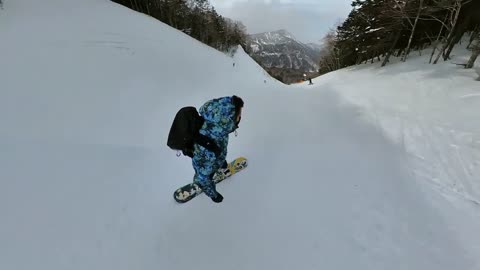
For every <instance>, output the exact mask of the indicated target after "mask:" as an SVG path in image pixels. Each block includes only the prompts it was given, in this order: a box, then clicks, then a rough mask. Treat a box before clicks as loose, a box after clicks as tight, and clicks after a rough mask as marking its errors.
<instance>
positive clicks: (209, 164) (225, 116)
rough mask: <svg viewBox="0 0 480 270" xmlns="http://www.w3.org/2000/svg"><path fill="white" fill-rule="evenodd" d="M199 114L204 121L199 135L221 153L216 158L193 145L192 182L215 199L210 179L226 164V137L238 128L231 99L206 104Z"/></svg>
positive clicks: (207, 151) (215, 192)
mask: <svg viewBox="0 0 480 270" xmlns="http://www.w3.org/2000/svg"><path fill="white" fill-rule="evenodd" d="M199 113H200V115H201V116H202V117H203V118H204V119H205V122H204V123H203V126H202V128H201V129H200V134H202V135H205V136H207V137H209V138H211V139H213V140H214V141H215V143H216V144H217V146H218V147H219V148H220V149H221V153H220V154H219V155H218V156H216V155H215V154H214V153H213V152H211V151H209V150H207V149H206V148H204V147H203V146H201V145H198V144H195V145H194V151H193V158H192V165H193V168H194V169H195V176H194V178H193V181H194V182H195V183H196V184H198V185H200V187H201V188H202V190H203V191H204V192H205V194H206V195H207V196H209V197H210V198H215V197H216V196H217V190H216V189H215V184H214V183H213V180H212V178H213V175H214V174H215V172H216V171H217V170H219V169H220V168H221V167H222V166H223V165H224V164H225V163H226V160H225V159H226V157H227V146H228V136H229V134H230V133H232V132H234V131H235V130H236V129H237V128H238V126H237V124H236V123H235V106H234V104H233V103H232V97H222V98H217V99H212V100H210V101H208V102H206V103H205V104H204V105H203V106H202V107H200V110H199Z"/></svg>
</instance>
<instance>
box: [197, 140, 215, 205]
mask: <svg viewBox="0 0 480 270" xmlns="http://www.w3.org/2000/svg"><path fill="white" fill-rule="evenodd" d="M192 164H193V168H194V169H195V176H194V177H193V181H194V182H195V183H196V184H197V185H199V186H200V188H201V189H202V190H203V192H205V194H206V195H207V196H208V197H210V198H212V199H215V198H217V197H218V196H219V193H218V192H217V190H216V188H215V184H214V183H213V180H212V178H213V175H214V174H215V172H216V171H217V170H218V169H219V165H218V161H217V158H216V156H215V154H214V153H213V152H210V151H208V150H206V149H205V148H203V147H202V146H198V145H195V151H194V154H193V158H192Z"/></svg>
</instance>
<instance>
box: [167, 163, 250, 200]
mask: <svg viewBox="0 0 480 270" xmlns="http://www.w3.org/2000/svg"><path fill="white" fill-rule="evenodd" d="M247 166H248V161H247V159H246V158H244V157H238V158H236V159H234V160H233V161H231V162H230V163H228V166H227V169H225V170H220V171H218V172H216V173H215V174H214V176H213V182H214V183H215V185H216V184H218V183H220V182H222V181H223V180H225V179H227V178H229V177H230V176H232V175H234V174H236V173H238V172H240V171H242V170H243V169H245V168H246V167H247ZM202 192H203V191H202V189H201V188H200V186H198V185H197V184H195V183H189V184H186V185H185V186H183V187H181V188H179V189H177V190H175V192H174V193H173V198H174V199H175V201H177V202H178V203H186V202H188V201H190V200H191V199H193V198H195V197H197V196H198V195H200V194H201V193H202Z"/></svg>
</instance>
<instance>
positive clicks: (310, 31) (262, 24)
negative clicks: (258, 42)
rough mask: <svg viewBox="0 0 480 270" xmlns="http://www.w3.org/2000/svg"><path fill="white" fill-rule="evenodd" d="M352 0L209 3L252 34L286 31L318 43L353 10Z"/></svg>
mask: <svg viewBox="0 0 480 270" xmlns="http://www.w3.org/2000/svg"><path fill="white" fill-rule="evenodd" d="M351 2H352V1H351V0H210V3H211V4H212V5H213V6H214V7H215V9H216V10H217V12H218V13H219V14H221V15H222V16H225V17H228V18H231V19H234V20H240V21H242V22H243V24H244V25H245V26H246V27H247V32H248V33H249V34H256V33H261V32H267V31H275V30H279V29H285V30H287V31H289V32H290V33H291V34H292V35H294V36H295V37H296V38H297V39H298V40H299V41H301V42H305V43H308V42H315V43H319V42H320V40H321V39H322V37H323V36H324V35H325V33H326V32H328V30H329V29H330V28H334V26H335V24H336V23H339V22H341V21H343V20H344V19H345V18H346V17H347V15H348V13H349V12H350V10H351V6H350V3H351Z"/></svg>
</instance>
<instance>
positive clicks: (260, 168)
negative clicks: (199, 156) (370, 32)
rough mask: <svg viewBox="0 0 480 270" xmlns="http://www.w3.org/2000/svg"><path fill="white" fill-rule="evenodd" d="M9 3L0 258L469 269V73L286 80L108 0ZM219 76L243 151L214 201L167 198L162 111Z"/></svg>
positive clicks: (355, 71) (472, 194) (52, 263)
mask: <svg viewBox="0 0 480 270" xmlns="http://www.w3.org/2000/svg"><path fill="white" fill-rule="evenodd" d="M4 8H5V9H4V10H1V11H0V40H1V42H0V59H2V60H1V61H2V62H1V65H0V86H1V88H0V218H1V221H0V269H15V270H18V269H21V270H24V269H49V270H57V269H59V270H60V269H62V270H63V269H73V270H76V269H82V270H83V269H117V270H121V269H294V268H298V269H422V270H423V269H445V270H446V269H449V270H450V269H472V270H473V269H479V268H480V260H479V258H480V256H479V255H480V244H479V243H480V241H479V240H480V239H479V238H480V237H479V235H478V228H479V226H480V218H479V215H478V205H475V204H474V203H470V201H468V200H465V198H467V196H468V198H470V199H474V200H477V201H478V199H477V198H478V197H476V196H477V195H478V182H475V181H478V177H477V178H475V177H476V176H478V167H477V166H478V162H477V161H478V156H476V154H478V152H475V151H476V149H478V147H477V146H478V145H477V144H475V143H476V140H477V139H478V126H477V123H478V122H476V121H475V118H474V115H473V112H474V111H475V108H478V103H477V102H478V97H477V96H475V95H473V94H475V89H478V88H475V87H477V86H478V82H472V80H473V79H472V77H474V74H473V73H470V72H464V71H460V70H452V68H450V67H449V66H448V65H439V67H438V68H437V69H431V68H430V66H429V67H428V69H427V68H426V66H423V65H421V62H420V61H421V60H418V61H417V62H413V61H412V62H411V63H412V64H408V65H401V66H400V65H397V66H391V67H389V68H386V69H383V70H380V69H377V68H376V67H375V66H366V67H365V68H360V69H359V68H352V69H348V70H344V71H339V72H336V73H332V74H329V75H327V76H325V77H323V78H322V79H319V80H316V81H315V85H314V86H313V87H312V86H309V87H307V86H306V85H299V86H295V87H292V86H290V87H287V86H284V85H282V84H280V83H279V82H277V81H275V80H274V79H272V78H270V77H268V76H267V75H266V73H265V72H264V71H263V70H262V69H261V68H260V67H259V66H258V65H257V64H256V63H255V62H254V61H253V60H252V59H251V58H249V57H248V56H247V55H246V54H245V53H244V52H243V51H242V50H241V49H239V51H238V53H237V54H236V55H235V56H234V58H230V57H228V56H226V55H224V54H222V53H219V52H218V51H216V50H214V49H212V48H209V47H207V46H205V45H203V44H201V43H200V42H198V41H195V40H193V39H191V38H190V37H188V36H187V35H184V34H182V33H181V32H179V31H177V30H175V29H172V28H170V27H168V26H166V25H164V24H162V23H160V22H158V21H156V20H154V19H152V18H150V17H148V16H145V15H142V14H139V13H135V12H133V11H130V10H128V9H127V8H124V7H122V6H120V5H116V4H114V3H111V2H109V1H106V0H105V1H103V0H83V1H76V0H75V1H74V0H45V1H34V0H14V1H7V2H6V3H4ZM232 62H235V63H236V65H235V67H232ZM414 63H416V64H414ZM457 83H459V84H461V88H455V87H453V86H454V85H456V84H457ZM475 83H476V84H475ZM387 86H388V87H387ZM413 87H416V88H417V89H418V90H419V91H415V89H413ZM410 88H412V89H410ZM449 90H450V91H449ZM232 94H238V95H240V96H241V97H242V98H243V99H244V100H245V109H244V115H243V117H242V123H241V124H240V129H239V135H238V137H235V136H232V137H231V140H230V146H229V154H228V158H229V159H231V158H234V157H237V156H240V155H242V156H246V157H247V158H248V159H249V162H250V165H249V167H248V169H246V170H245V171H244V172H242V173H241V174H238V175H236V176H234V177H232V178H231V179H229V180H228V181H225V182H224V183H222V184H220V185H219V186H218V190H219V191H220V192H221V193H222V194H223V195H224V197H225V200H224V202H223V203H222V204H214V203H213V202H211V200H210V199H208V198H207V197H206V196H203V195H202V196H200V197H198V198H196V199H194V200H193V201H191V202H189V203H187V204H184V205H179V204H177V203H175V202H174V200H173V197H172V194H173V191H174V190H175V189H176V188H178V187H179V186H181V185H184V184H186V183H188V182H189V181H191V180H192V176H193V170H192V168H191V164H190V160H189V159H188V158H185V157H181V158H177V157H176V156H175V153H174V152H173V151H171V150H170V149H169V148H168V147H167V146H166V138H167V136H168V131H169V128H170V125H171V121H172V120H173V117H174V115H175V113H176V112H177V111H178V109H179V108H181V107H182V106H188V105H194V106H197V107H198V106H201V104H203V102H205V101H207V100H209V99H211V98H214V97H218V96H225V95H232ZM437 94H438V95H437ZM428 101H430V103H429V102H428ZM407 105H408V106H407ZM450 114H451V115H450ZM372 116H375V118H373V119H375V121H371V119H372ZM446 117H449V118H446ZM395 119H396V120H395ZM396 130H397V131H398V133H394V131H396ZM450 130H454V131H455V132H450ZM398 134H401V135H402V136H401V138H403V139H402V140H400V142H401V143H399V140H394V139H392V138H396V137H395V136H394V135H398ZM447 135H448V136H447ZM445 143H446V144H445ZM468 143H470V144H468ZM453 144H454V145H456V147H453V146H450V145H453ZM475 147H477V148H475ZM449 151H452V152H449ZM452 153H453V154H455V153H460V154H461V157H462V159H461V161H462V162H460V159H456V156H454V155H453V154H452ZM416 156H421V157H423V159H422V158H420V157H419V158H415V157H416ZM476 162H477V163H476ZM462 164H463V165H462ZM442 166H443V167H445V168H443V167H442ZM462 168H465V169H466V170H467V172H470V173H471V174H472V175H471V177H470V176H467V173H465V175H462V174H461V172H462V170H463V169H462ZM442 169H444V173H443V174H442V173H441V171H442ZM422 176H423V177H424V178H426V179H430V181H429V182H428V183H430V182H434V183H437V184H439V186H440V185H441V186H442V188H441V189H440V188H439V189H432V187H431V185H428V184H427V182H425V181H421V179H422ZM469 177H470V178H469ZM435 178H436V179H435ZM449 181H456V183H457V185H456V187H459V189H458V190H457V191H456V192H454V193H455V194H460V195H461V196H460V199H455V200H447V199H446V198H457V197H458V196H457V197H452V196H447V197H445V196H442V195H445V194H443V193H439V192H437V191H438V190H443V191H446V190H450V191H452V192H453V190H454V189H453V188H452V186H451V185H449V184H450V182H449ZM467 185H468V187H467ZM460 187H461V188H460ZM452 192H449V193H448V194H450V193H452Z"/></svg>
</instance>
